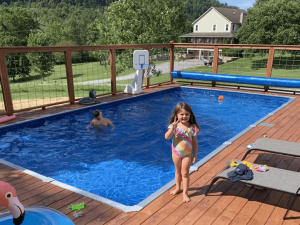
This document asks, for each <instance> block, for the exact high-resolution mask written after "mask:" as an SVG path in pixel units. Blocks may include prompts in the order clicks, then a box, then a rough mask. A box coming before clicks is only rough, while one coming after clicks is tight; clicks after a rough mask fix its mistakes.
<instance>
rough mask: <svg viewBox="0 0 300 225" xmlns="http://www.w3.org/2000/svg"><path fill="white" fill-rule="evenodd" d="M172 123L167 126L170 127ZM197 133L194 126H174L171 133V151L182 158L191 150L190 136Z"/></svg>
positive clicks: (197, 130) (190, 152)
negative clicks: (184, 128) (185, 127)
mask: <svg viewBox="0 0 300 225" xmlns="http://www.w3.org/2000/svg"><path fill="white" fill-rule="evenodd" d="M172 126H173V125H172V124H170V125H169V126H168V128H172ZM198 133H199V129H198V128H197V127H196V126H193V127H192V128H187V130H183V129H182V128H180V127H176V129H175V130H174V133H173V140H172V150H173V152H174V153H175V154H176V155H177V156H179V157H180V158H183V157H185V156H187V155H190V154H192V151H193V141H192V137H193V136H196V135H197V134H198Z"/></svg>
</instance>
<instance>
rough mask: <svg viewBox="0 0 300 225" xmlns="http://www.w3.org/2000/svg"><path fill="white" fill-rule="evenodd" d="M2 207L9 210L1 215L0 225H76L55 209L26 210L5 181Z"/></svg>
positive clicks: (0, 199) (1, 189)
mask: <svg viewBox="0 0 300 225" xmlns="http://www.w3.org/2000/svg"><path fill="white" fill-rule="evenodd" d="M0 205H2V206H4V207H6V208H8V209H9V211H7V212H4V213H1V214H0V225H12V224H14V225H33V224H43V225H60V224H64V225H74V223H73V222H72V221H71V220H70V219H69V218H68V217H67V216H65V215H64V214H62V213H61V212H59V211H57V210H55V209H51V208H47V207H39V206H35V207H26V208H24V206H23V205H22V204H21V202H20V201H19V199H18V197H17V193H16V189H15V188H14V187H12V186H11V185H10V184H8V183H6V182H3V181H0Z"/></svg>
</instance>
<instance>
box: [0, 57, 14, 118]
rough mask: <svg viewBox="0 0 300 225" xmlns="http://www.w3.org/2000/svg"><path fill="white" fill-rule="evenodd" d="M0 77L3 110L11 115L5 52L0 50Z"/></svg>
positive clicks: (11, 107) (11, 106) (12, 108)
mask: <svg viewBox="0 0 300 225" xmlns="http://www.w3.org/2000/svg"><path fill="white" fill-rule="evenodd" d="M0 78H1V79H0V80H1V88H2V93H3V100H4V106H5V111H6V114H7V115H8V116H12V115H13V114H14V106H13V102H12V98H11V92H10V86H9V79H8V71H7V64H6V59H5V54H4V53H3V52H0Z"/></svg>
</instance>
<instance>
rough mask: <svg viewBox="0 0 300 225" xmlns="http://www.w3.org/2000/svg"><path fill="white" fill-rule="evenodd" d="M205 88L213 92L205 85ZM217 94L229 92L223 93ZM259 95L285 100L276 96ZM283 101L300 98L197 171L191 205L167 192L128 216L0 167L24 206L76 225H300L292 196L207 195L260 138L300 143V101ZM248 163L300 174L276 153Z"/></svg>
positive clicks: (299, 163) (233, 186)
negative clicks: (77, 208)
mask: <svg viewBox="0 0 300 225" xmlns="http://www.w3.org/2000/svg"><path fill="white" fill-rule="evenodd" d="M174 86H178V85H177V84H175V85H162V86H157V87H154V88H149V89H144V93H148V92H153V91H156V90H163V89H165V88H169V87H174ZM200 88H209V87H203V86H201V87H200ZM209 89H211V88H209ZM214 89H216V90H224V88H214ZM225 90H226V89H225ZM230 91H232V90H230ZM236 91H240V90H236ZM242 92H249V93H257V92H254V91H245V90H242ZM259 93H260V94H266V95H270V94H271V95H280V94H277V93H276V94H275V93H274V94H273V93H264V92H259ZM282 96H291V97H296V100H295V101H293V102H291V103H290V104H289V105H287V106H286V107H284V108H283V109H281V110H279V111H278V112H276V113H275V114H274V115H272V116H270V117H269V118H267V119H266V120H265V121H263V122H265V123H271V124H274V126H273V127H265V126H261V125H258V126H256V127H254V128H253V129H251V130H250V131H248V132H247V133H245V134H244V135H243V136H241V137H240V138H238V139H237V140H236V141H234V142H233V143H232V144H231V145H229V146H228V147H226V148H225V149H224V150H222V151H221V152H220V153H219V154H217V155H216V156H214V157H213V158H212V159H211V160H209V161H208V162H206V163H205V164H204V165H203V166H202V167H200V168H199V170H198V171H196V172H194V173H193V174H191V176H190V187H189V194H190V197H191V202H190V203H182V194H181V193H180V194H178V195H176V196H171V195H170V194H169V191H167V192H165V193H164V194H162V195H161V196H159V197H158V198H157V199H156V200H154V201H153V202H152V203H150V204H149V205H147V206H146V207H145V208H143V209H142V210H141V211H140V212H131V213H125V212H122V211H121V210H119V209H116V208H112V207H110V206H108V205H105V204H103V203H100V202H98V201H95V200H93V199H90V198H88V197H84V196H82V195H80V194H76V193H73V192H71V191H68V190H65V189H63V188H61V187H57V186H55V185H52V184H51V183H50V184H49V183H44V182H42V181H41V180H39V179H37V178H33V177H31V176H30V175H27V174H24V173H23V172H21V171H17V170H15V169H12V168H10V167H8V166H6V165H3V164H0V179H1V180H2V181H6V182H8V183H10V184H11V185H13V186H14V187H15V188H16V190H17V193H18V197H19V200H20V201H21V202H22V203H23V205H24V206H25V207H26V206H47V207H51V208H54V209H56V210H59V211H60V212H62V213H64V214H65V215H67V216H68V217H69V218H70V219H72V220H73V221H74V223H75V224H76V225H77V224H79V225H86V224H88V225H94V224H95V225H96V224H109V225H113V224H118V225H119V224H130V225H131V224H142V223H143V224H172V225H173V224H184V225H187V224H220V225H221V224H222V225H224V224H246V223H248V224H251V225H252V224H253V225H254V224H272V225H274V224H284V225H289V224H300V198H298V199H297V201H296V203H295V204H294V206H293V208H292V210H291V211H290V212H289V215H288V216H295V217H299V219H294V220H286V221H283V219H282V218H283V215H284V213H285V212H286V209H287V205H288V203H289V202H290V200H291V197H292V195H290V194H284V193H282V192H279V191H272V190H256V189H255V188H251V187H247V186H244V185H242V184H241V183H231V182H230V181H228V180H224V181H223V180H219V181H218V182H216V184H215V185H214V186H213V188H212V190H211V193H210V195H208V196H207V197H205V196H204V192H205V190H206V189H207V187H208V185H209V184H210V182H211V180H212V179H213V178H214V177H215V176H216V175H217V174H218V173H220V172H221V171H222V170H223V169H224V168H225V167H226V161H230V160H232V159H241V158H242V156H243V155H244V154H245V152H246V147H247V145H248V144H250V143H253V142H254V141H255V140H256V139H258V138H261V137H262V136H263V135H264V134H267V137H268V138H274V139H278V140H288V141H297V142H300V128H299V127H300V97H298V96H294V95H287V94H284V95H282ZM127 97H131V95H126V94H118V95H116V96H108V97H103V98H101V99H100V101H101V102H109V101H114V100H117V99H122V98H127ZM81 107H84V106H82V105H79V104H74V105H68V104H66V105H60V106H54V107H49V108H47V109H46V110H33V111H30V112H22V113H18V114H17V119H15V120H12V121H8V122H7V123H4V124H0V126H3V125H7V124H13V123H16V122H19V121H23V120H27V119H33V118H37V117H41V116H45V115H48V114H54V113H58V112H62V111H65V110H72V109H77V108H81ZM246 160H247V161H249V162H256V163H259V164H267V165H269V166H273V167H274V166H275V167H278V168H283V169H289V170H293V171H299V169H300V159H299V158H294V157H287V156H282V155H276V154H271V153H262V152H259V151H255V152H253V153H251V154H250V155H248V156H247V159H246ZM81 202H85V204H86V208H85V209H83V210H82V212H83V216H82V217H79V218H75V216H74V215H73V213H74V212H73V211H72V210H71V209H70V208H69V206H70V205H71V204H78V203H81ZM3 211H7V209H5V208H4V207H0V212H3Z"/></svg>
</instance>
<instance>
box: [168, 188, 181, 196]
mask: <svg viewBox="0 0 300 225" xmlns="http://www.w3.org/2000/svg"><path fill="white" fill-rule="evenodd" d="M180 191H181V190H180V189H179V188H175V189H174V190H173V191H170V194H171V195H176V194H178V193H179V192H180Z"/></svg>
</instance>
